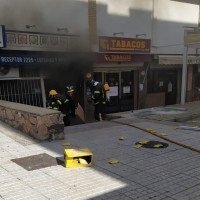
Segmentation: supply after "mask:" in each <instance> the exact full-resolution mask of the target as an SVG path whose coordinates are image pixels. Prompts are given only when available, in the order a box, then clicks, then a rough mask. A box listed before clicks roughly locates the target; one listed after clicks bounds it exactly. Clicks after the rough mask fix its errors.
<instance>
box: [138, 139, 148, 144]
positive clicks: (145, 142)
mask: <svg viewBox="0 0 200 200" xmlns="http://www.w3.org/2000/svg"><path fill="white" fill-rule="evenodd" d="M148 142H149V140H143V141H140V142H139V143H140V144H147V143H148Z"/></svg>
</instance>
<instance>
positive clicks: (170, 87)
mask: <svg viewBox="0 0 200 200" xmlns="http://www.w3.org/2000/svg"><path fill="white" fill-rule="evenodd" d="M168 92H172V83H171V82H169V84H168Z"/></svg>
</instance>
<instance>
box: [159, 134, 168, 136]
mask: <svg viewBox="0 0 200 200" xmlns="http://www.w3.org/2000/svg"><path fill="white" fill-rule="evenodd" d="M160 135H161V136H168V134H167V133H161V134H160Z"/></svg>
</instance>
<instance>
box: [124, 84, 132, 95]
mask: <svg viewBox="0 0 200 200" xmlns="http://www.w3.org/2000/svg"><path fill="white" fill-rule="evenodd" d="M130 92H131V88H130V86H125V87H123V93H124V94H129V93H130Z"/></svg>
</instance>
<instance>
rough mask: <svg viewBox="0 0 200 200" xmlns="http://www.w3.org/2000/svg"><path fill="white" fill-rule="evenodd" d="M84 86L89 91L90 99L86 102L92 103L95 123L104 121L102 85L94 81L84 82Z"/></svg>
mask: <svg viewBox="0 0 200 200" xmlns="http://www.w3.org/2000/svg"><path fill="white" fill-rule="evenodd" d="M86 86H87V87H89V88H90V90H91V95H92V96H91V97H89V98H88V101H89V102H90V103H91V102H92V101H93V102H94V107H95V109H94V118H95V120H96V121H102V120H103V119H104V115H105V112H104V111H103V105H105V104H106V102H105V92H104V88H103V85H102V84H101V83H99V82H97V81H94V80H88V81H86Z"/></svg>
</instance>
